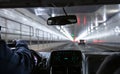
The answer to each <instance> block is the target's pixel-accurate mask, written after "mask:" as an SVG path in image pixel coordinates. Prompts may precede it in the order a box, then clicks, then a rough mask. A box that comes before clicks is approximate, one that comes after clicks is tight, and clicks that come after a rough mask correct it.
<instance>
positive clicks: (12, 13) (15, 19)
mask: <svg viewBox="0 0 120 74" xmlns="http://www.w3.org/2000/svg"><path fill="white" fill-rule="evenodd" d="M28 16H29V17H28ZM30 17H33V19H32V18H30ZM35 18H37V17H36V16H35V15H32V14H29V15H27V16H26V15H24V14H22V13H20V12H18V11H17V10H16V9H1V10H0V22H1V23H0V26H2V39H5V40H6V41H7V40H13V39H23V40H31V41H35V40H36V41H54V42H57V41H60V40H65V39H64V38H65V37H62V36H60V34H59V33H57V32H56V33H55V32H53V31H52V30H51V29H50V28H49V27H46V26H43V25H45V24H46V21H45V20H43V19H40V18H39V20H40V22H38V21H36V20H35ZM37 19H38V18H37Z"/></svg>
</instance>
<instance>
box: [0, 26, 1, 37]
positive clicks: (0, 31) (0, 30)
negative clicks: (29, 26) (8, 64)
mask: <svg viewBox="0 0 120 74" xmlns="http://www.w3.org/2000/svg"><path fill="white" fill-rule="evenodd" d="M0 39H1V26H0Z"/></svg>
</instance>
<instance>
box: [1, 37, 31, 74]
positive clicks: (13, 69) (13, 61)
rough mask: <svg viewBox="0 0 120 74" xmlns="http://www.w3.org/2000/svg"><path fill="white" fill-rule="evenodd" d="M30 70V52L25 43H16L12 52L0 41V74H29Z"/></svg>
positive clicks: (20, 41)
mask: <svg viewBox="0 0 120 74" xmlns="http://www.w3.org/2000/svg"><path fill="white" fill-rule="evenodd" d="M32 69H33V62H32V61H31V52H30V50H29V48H28V46H27V44H26V42H25V41H22V40H19V41H16V49H15V51H12V50H11V49H10V48H9V47H8V46H7V45H6V42H5V41H4V40H1V39H0V74H30V73H31V71H32Z"/></svg>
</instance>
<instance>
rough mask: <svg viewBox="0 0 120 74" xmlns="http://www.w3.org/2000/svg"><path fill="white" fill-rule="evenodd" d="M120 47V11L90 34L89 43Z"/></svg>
mask: <svg viewBox="0 0 120 74" xmlns="http://www.w3.org/2000/svg"><path fill="white" fill-rule="evenodd" d="M91 42H92V43H99V44H101V45H106V46H113V47H120V13H118V14H116V15H114V16H113V17H112V18H110V19H109V20H108V21H107V22H106V23H103V24H100V25H99V27H98V29H97V30H94V31H93V32H92V33H91V34H90V35H88V43H91Z"/></svg>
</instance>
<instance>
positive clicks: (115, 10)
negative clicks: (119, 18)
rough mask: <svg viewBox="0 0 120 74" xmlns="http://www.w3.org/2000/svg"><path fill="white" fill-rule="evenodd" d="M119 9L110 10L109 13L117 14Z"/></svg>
mask: <svg viewBox="0 0 120 74" xmlns="http://www.w3.org/2000/svg"><path fill="white" fill-rule="evenodd" d="M119 11H120V10H119V9H112V10H108V11H107V13H109V14H112V13H117V12H119Z"/></svg>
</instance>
